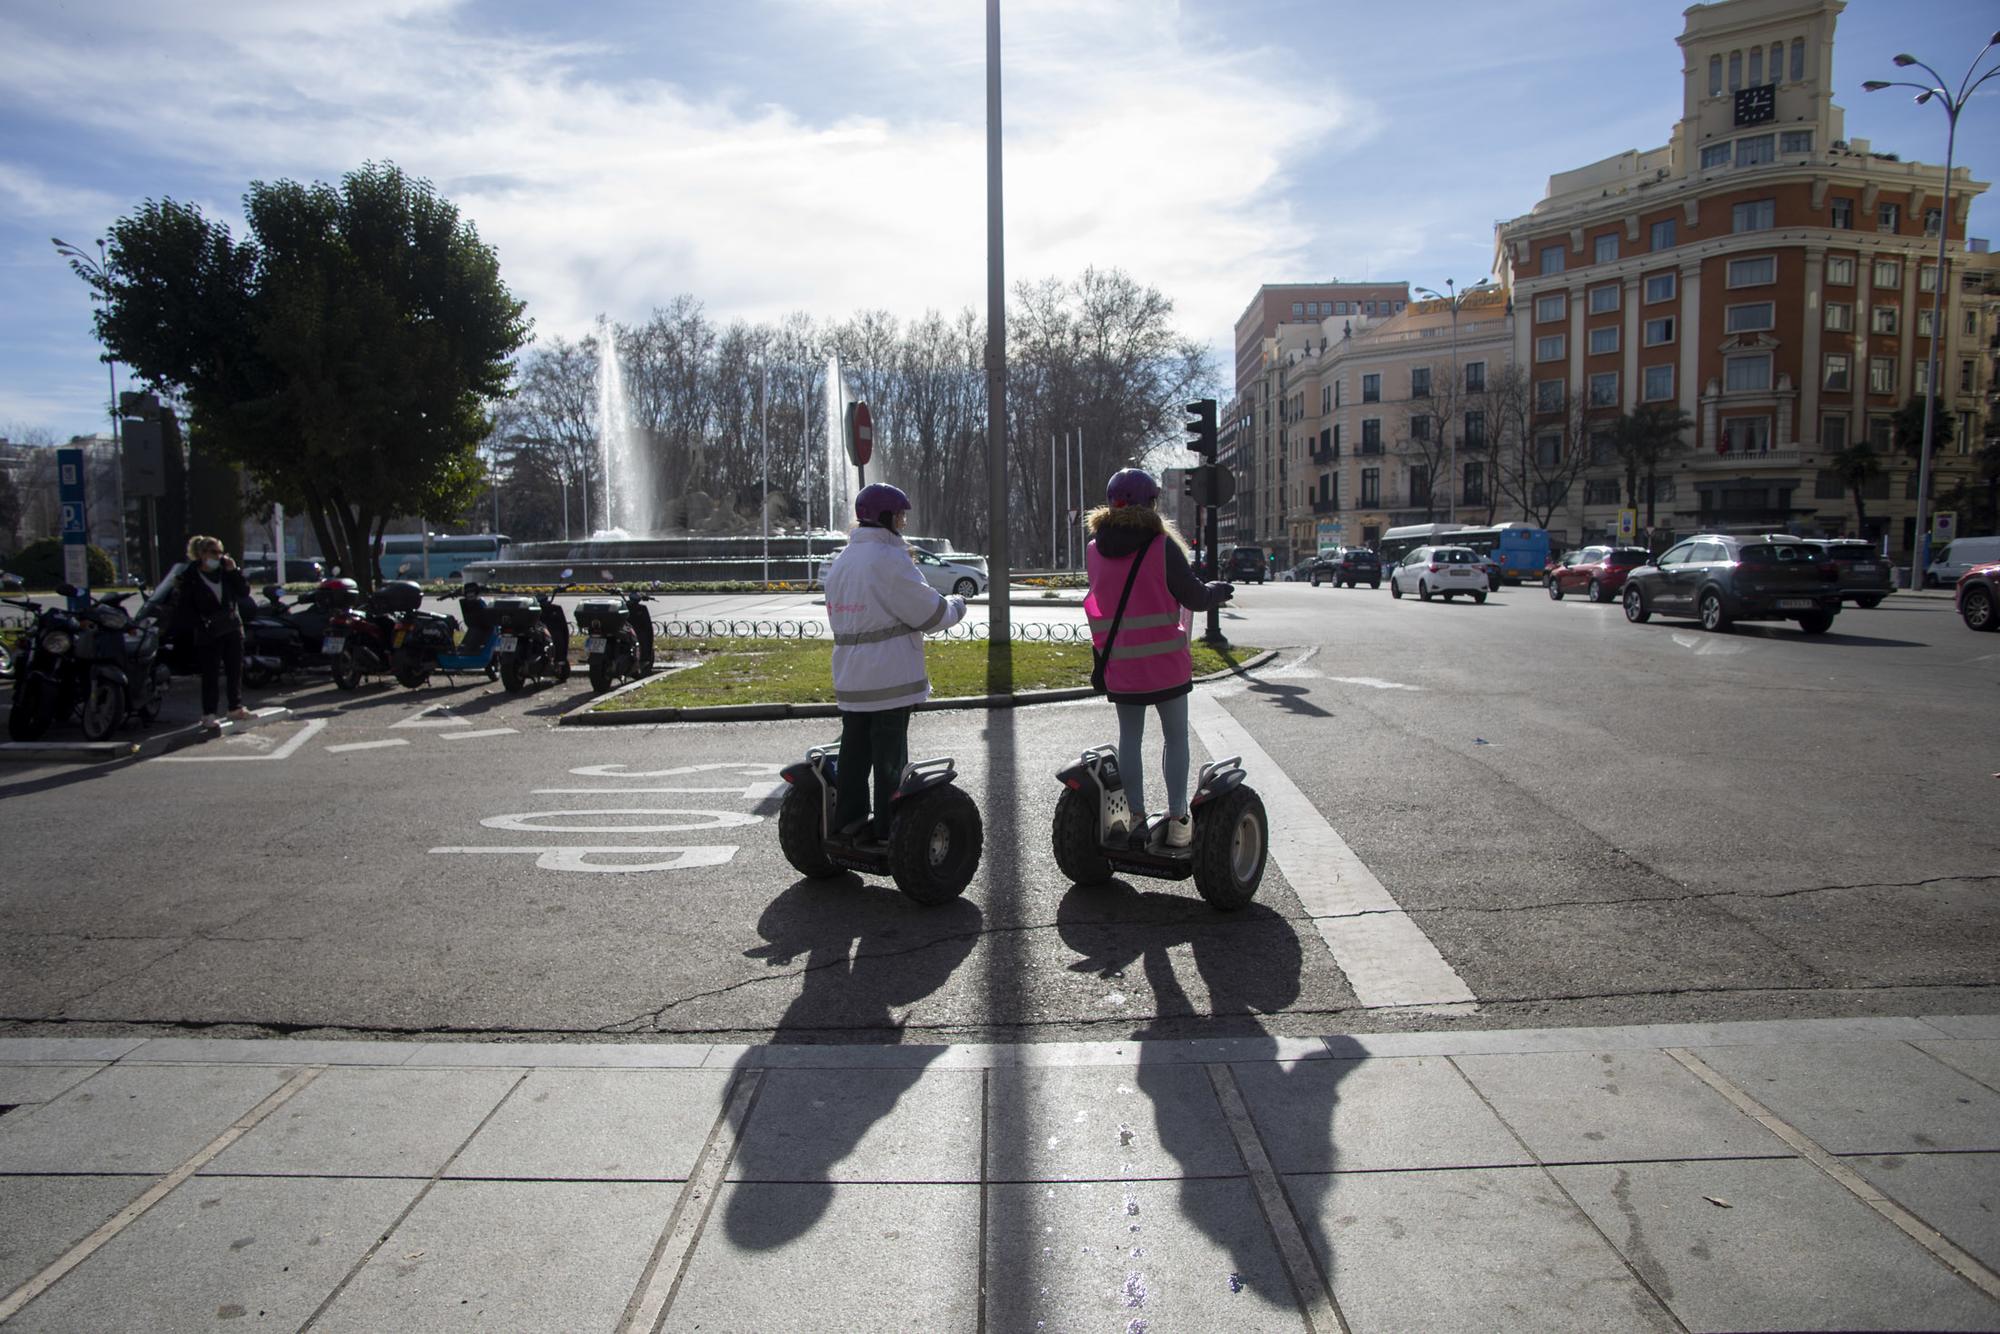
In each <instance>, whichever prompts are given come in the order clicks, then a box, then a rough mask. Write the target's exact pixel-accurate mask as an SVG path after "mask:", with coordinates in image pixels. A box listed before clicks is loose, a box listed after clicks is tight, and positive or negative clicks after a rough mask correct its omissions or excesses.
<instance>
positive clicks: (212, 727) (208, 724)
mask: <svg viewBox="0 0 2000 1334" xmlns="http://www.w3.org/2000/svg"><path fill="white" fill-rule="evenodd" d="M198 726H199V727H200V728H201V730H202V731H204V732H220V731H221V730H222V720H221V719H220V718H218V717H216V716H215V715H214V714H212V713H204V714H203V715H201V722H200V723H199V724H198Z"/></svg>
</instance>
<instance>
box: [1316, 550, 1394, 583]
mask: <svg viewBox="0 0 2000 1334" xmlns="http://www.w3.org/2000/svg"><path fill="white" fill-rule="evenodd" d="M1322 580H1325V581H1328V582H1331V583H1332V584H1333V586H1334V587H1335V588H1339V587H1341V586H1342V585H1345V586H1346V587H1348V588H1353V587H1354V586H1355V585H1356V584H1360V583H1366V584H1367V585H1368V586H1369V587H1370V588H1380V587H1381V586H1382V560H1381V558H1380V557H1378V556H1377V555H1376V554H1375V553H1374V552H1372V551H1370V550H1369V549H1368V548H1367V547H1341V548H1340V549H1339V550H1337V551H1329V552H1326V553H1324V554H1323V555H1321V556H1320V558H1319V559H1318V560H1315V561H1314V562H1313V564H1312V586H1313V587H1314V588H1318V587H1319V586H1320V582H1321V581H1322Z"/></svg>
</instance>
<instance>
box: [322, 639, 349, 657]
mask: <svg viewBox="0 0 2000 1334" xmlns="http://www.w3.org/2000/svg"><path fill="white" fill-rule="evenodd" d="M346 647H347V637H346V636H345V635H328V636H327V637H326V639H325V641H324V642H323V643H321V645H320V652H322V653H324V654H326V655H327V656H328V657H329V658H330V657H332V656H333V655H334V654H336V653H338V652H340V651H341V650H342V649H344V648H346Z"/></svg>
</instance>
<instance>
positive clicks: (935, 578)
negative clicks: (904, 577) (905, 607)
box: [812, 547, 986, 598]
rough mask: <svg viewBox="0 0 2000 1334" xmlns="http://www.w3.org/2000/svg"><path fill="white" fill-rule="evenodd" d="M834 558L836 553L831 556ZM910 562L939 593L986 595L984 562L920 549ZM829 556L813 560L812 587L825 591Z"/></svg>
mask: <svg viewBox="0 0 2000 1334" xmlns="http://www.w3.org/2000/svg"><path fill="white" fill-rule="evenodd" d="M835 554H838V553H835ZM910 559H911V560H913V561H915V562H916V563H917V570H918V572H919V573H921V574H922V575H923V576H924V582H926V583H928V584H929V585H930V586H931V587H932V588H935V589H936V590H937V591H938V592H940V593H957V594H958V595H960V596H961V597H968V598H970V597H978V596H979V595H980V594H981V593H984V592H985V591H986V558H985V557H984V556H968V555H965V554H963V553H960V552H956V551H954V552H952V553H951V557H950V558H947V557H944V556H934V555H932V554H931V553H930V552H928V551H925V550H924V549H923V548H922V547H911V548H910ZM832 560H833V557H832V556H822V557H816V558H815V559H814V564H813V576H812V586H813V587H814V588H824V587H826V567H827V565H828V564H829V563H830V562H831V561H832Z"/></svg>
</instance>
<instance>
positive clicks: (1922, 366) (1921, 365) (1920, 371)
mask: <svg viewBox="0 0 2000 1334" xmlns="http://www.w3.org/2000/svg"><path fill="white" fill-rule="evenodd" d="M1916 380H1917V382H1916V385H1915V386H1914V387H1913V388H1912V389H1911V390H1910V392H1911V393H1913V394H1922V395H1926V396H1928V395H1929V394H1930V392H1931V363H1930V361H1929V359H1928V358H1926V359H1925V360H1922V361H1919V362H1918V363H1917V376H1916Z"/></svg>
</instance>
